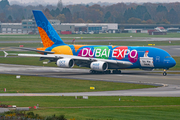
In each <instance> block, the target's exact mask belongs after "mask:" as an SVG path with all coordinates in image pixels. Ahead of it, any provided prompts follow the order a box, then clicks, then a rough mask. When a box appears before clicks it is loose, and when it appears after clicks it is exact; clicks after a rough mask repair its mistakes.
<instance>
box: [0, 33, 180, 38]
mask: <svg viewBox="0 0 180 120" xmlns="http://www.w3.org/2000/svg"><path fill="white" fill-rule="evenodd" d="M6 36H7V38H13V37H14V38H34V39H37V38H39V35H0V37H1V38H4V37H6ZM130 36H132V37H154V38H159V37H163V38H180V34H179V33H167V35H149V34H148V33H115V34H114V33H103V34H71V35H60V37H61V38H68V37H69V38H73V37H90V38H93V37H96V38H98V37H99V38H102V37H130Z"/></svg>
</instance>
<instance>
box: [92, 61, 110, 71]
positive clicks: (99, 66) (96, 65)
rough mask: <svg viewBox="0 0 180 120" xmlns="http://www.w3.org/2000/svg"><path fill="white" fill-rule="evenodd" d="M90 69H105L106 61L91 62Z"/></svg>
mask: <svg viewBox="0 0 180 120" xmlns="http://www.w3.org/2000/svg"><path fill="white" fill-rule="evenodd" d="M90 67H91V70H96V71H106V70H107V69H108V64H107V63H106V62H100V61H98V62H92V63H91V65H90Z"/></svg>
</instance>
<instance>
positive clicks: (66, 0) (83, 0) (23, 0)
mask: <svg viewBox="0 0 180 120" xmlns="http://www.w3.org/2000/svg"><path fill="white" fill-rule="evenodd" d="M8 1H9V2H12V1H18V2H21V3H29V2H38V3H42V2H43V1H45V2H46V3H52V4H54V3H57V2H58V0H38V1H37V0H8ZM98 1H101V2H109V3H118V2H139V3H141V2H180V0H62V2H63V3H69V2H72V3H74V4H80V3H85V4H87V3H90V2H94V3H97V2H98Z"/></svg>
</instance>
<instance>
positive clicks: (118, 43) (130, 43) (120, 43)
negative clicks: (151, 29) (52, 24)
mask: <svg viewBox="0 0 180 120" xmlns="http://www.w3.org/2000/svg"><path fill="white" fill-rule="evenodd" d="M66 43H67V44H72V43H69V42H66ZM109 43H110V44H111V45H116V46H148V44H155V46H169V45H170V46H171V45H180V40H179V41H172V42H171V44H169V41H103V43H102V42H94V41H92V42H76V44H78V45H80V44H81V45H109ZM76 44H75V45H76ZM19 45H24V47H30V48H37V47H43V44H42V43H1V44H0V47H19Z"/></svg>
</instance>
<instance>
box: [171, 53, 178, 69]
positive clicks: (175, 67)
mask: <svg viewBox="0 0 180 120" xmlns="http://www.w3.org/2000/svg"><path fill="white" fill-rule="evenodd" d="M173 58H174V60H175V61H176V65H175V66H174V67H173V68H170V70H180V57H177V56H174V57H173Z"/></svg>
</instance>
